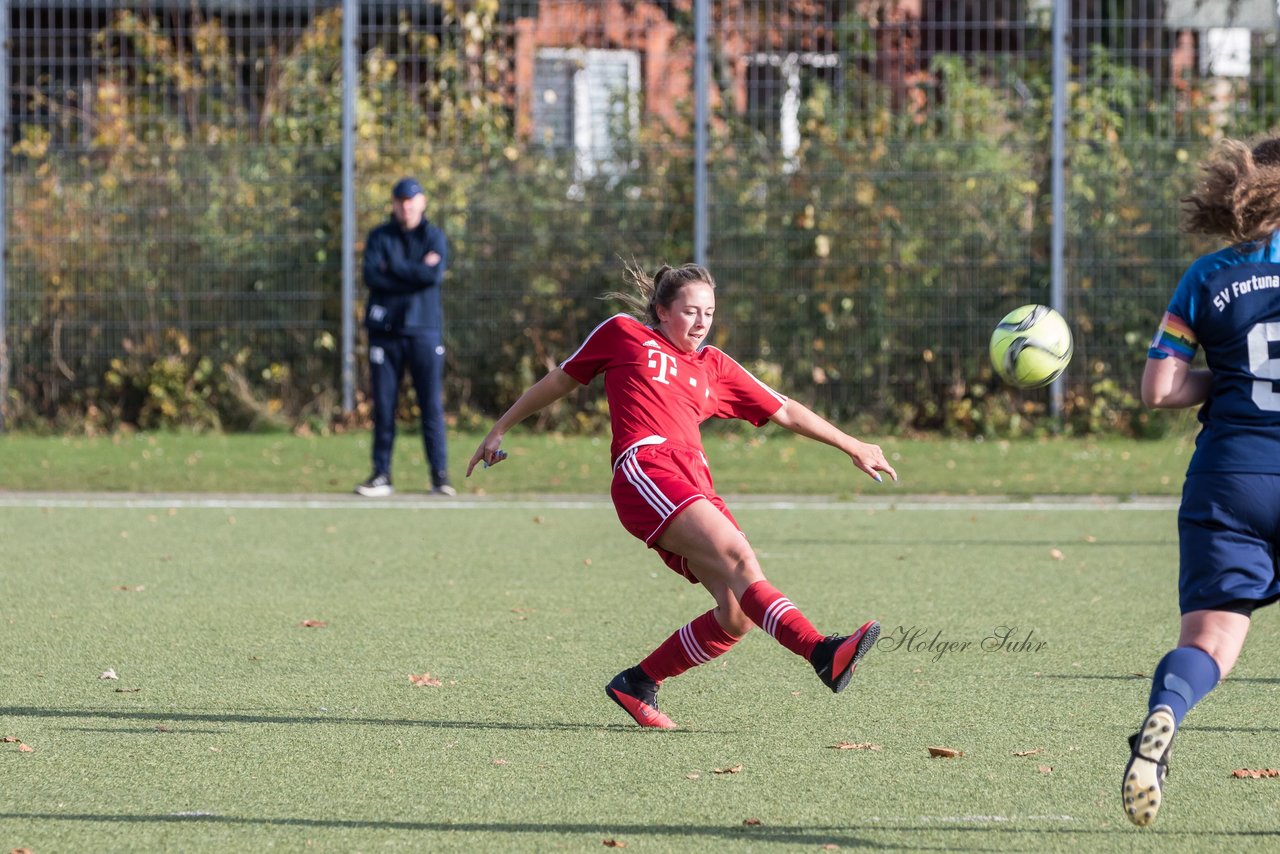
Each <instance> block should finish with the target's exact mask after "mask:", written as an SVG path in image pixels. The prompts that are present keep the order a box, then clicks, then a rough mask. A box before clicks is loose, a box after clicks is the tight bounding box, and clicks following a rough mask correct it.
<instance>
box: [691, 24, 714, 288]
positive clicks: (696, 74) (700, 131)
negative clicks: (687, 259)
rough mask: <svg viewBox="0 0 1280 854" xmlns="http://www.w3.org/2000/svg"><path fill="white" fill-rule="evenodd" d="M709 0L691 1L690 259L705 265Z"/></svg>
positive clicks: (709, 60)
mask: <svg viewBox="0 0 1280 854" xmlns="http://www.w3.org/2000/svg"><path fill="white" fill-rule="evenodd" d="M709 5H710V0H694V3H693V45H694V48H693V102H694V110H693V260H694V263H696V264H701V265H702V266H704V267H705V266H706V264H707V233H708V228H707V211H708V207H709V205H708V200H707V112H708V103H707V102H708V91H707V90H708V89H709V86H708V79H707V78H708V77H709V75H710V71H711V69H710V68H709V65H710V62H711V59H710V57H709V55H708V51H707V38H708V33H707V30H709V29H710V21H711V14H710V10H709Z"/></svg>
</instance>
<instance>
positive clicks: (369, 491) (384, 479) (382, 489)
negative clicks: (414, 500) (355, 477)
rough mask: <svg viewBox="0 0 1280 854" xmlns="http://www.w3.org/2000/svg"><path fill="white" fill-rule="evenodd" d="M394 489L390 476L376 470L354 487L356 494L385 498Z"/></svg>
mask: <svg viewBox="0 0 1280 854" xmlns="http://www.w3.org/2000/svg"><path fill="white" fill-rule="evenodd" d="M395 491H396V489H395V487H394V486H392V485H391V476H390V475H385V474H378V473H377V472H375V473H374V474H372V475H370V476H369V479H368V480H366V481H365V482H364V483H362V484H360V485H359V486H357V487H356V495H363V496H364V497H365V498H386V497H387V496H388V495H390V494H391V493H393V492H395Z"/></svg>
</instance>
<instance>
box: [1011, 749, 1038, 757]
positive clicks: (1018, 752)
mask: <svg viewBox="0 0 1280 854" xmlns="http://www.w3.org/2000/svg"><path fill="white" fill-rule="evenodd" d="M1037 753H1044V748H1043V747H1037V748H1036V749H1035V750H1015V751H1013V755H1014V756H1035V755H1036V754H1037Z"/></svg>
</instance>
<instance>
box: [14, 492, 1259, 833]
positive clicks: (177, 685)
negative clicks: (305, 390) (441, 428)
mask: <svg viewBox="0 0 1280 854" xmlns="http://www.w3.org/2000/svg"><path fill="white" fill-rule="evenodd" d="M515 468H516V467H513V470H514V469H515ZM904 468H905V467H904ZM487 474H494V472H489V473H487ZM90 503H91V502H85V504H86V506H84V507H77V506H74V502H71V501H68V502H66V503H65V506H21V504H22V502H20V501H12V502H10V503H9V504H8V505H5V506H0V536H2V537H3V542H4V554H5V570H4V572H3V573H0V736H9V737H12V738H15V739H19V740H20V742H8V743H3V744H0V781H2V783H0V850H4V851H9V850H12V849H15V848H27V849H30V850H31V851H34V852H36V853H37V854H48V852H80V851H95V852H99V851H130V852H134V851H261V850H267V849H272V850H285V851H491V850H498V851H550V850H566V851H598V850H602V849H603V848H604V847H605V846H606V844H607V843H609V842H613V843H621V844H625V845H626V847H627V848H628V849H630V850H636V851H693V850H717V849H727V850H742V851H764V850H769V851H773V850H778V851H782V850H787V851H815V850H823V849H827V848H829V846H838V847H839V849H840V850H848V849H859V848H877V849H878V848H883V849H889V850H913V851H914V850H931V851H936V850H970V851H1031V850H1037V851H1068V850H1073V851H1079V850H1088V851H1094V850H1135V851H1187V852H1201V851H1210V850H1237V849H1241V848H1255V847H1260V846H1263V845H1267V844H1269V843H1273V840H1274V837H1275V834H1276V832H1277V831H1276V827H1275V821H1274V816H1275V804H1276V802H1277V799H1278V798H1280V788H1278V787H1280V780H1278V779H1265V778H1264V779H1235V778H1233V777H1232V776H1231V771H1232V770H1233V769H1237V768H1269V767H1278V766H1280V757H1277V756H1276V753H1275V743H1276V739H1275V733H1276V728H1275V726H1274V725H1273V724H1272V723H1270V722H1269V721H1268V719H1267V717H1266V716H1262V717H1260V716H1259V714H1258V710H1259V709H1267V708H1270V707H1271V705H1272V703H1271V701H1272V699H1273V698H1274V697H1275V694H1276V691H1277V685H1278V684H1280V683H1278V682H1277V679H1276V674H1275V669H1274V668H1275V665H1274V662H1275V660H1276V658H1277V652H1280V649H1277V647H1278V645H1280V641H1278V640H1277V639H1276V636H1275V634H1274V633H1273V632H1271V631H1269V627H1270V624H1271V621H1272V620H1273V619H1274V618H1273V615H1272V614H1271V613H1270V612H1269V611H1264V612H1261V613H1260V614H1259V616H1258V619H1257V623H1258V626H1257V628H1256V630H1255V632H1254V636H1253V637H1252V638H1251V639H1250V642H1249V645H1248V646H1247V648H1246V650H1245V653H1244V655H1243V657H1242V658H1241V661H1240V664H1239V665H1238V667H1237V669H1236V671H1235V672H1234V673H1233V674H1232V676H1231V677H1230V679H1229V680H1228V681H1227V682H1226V683H1225V684H1224V685H1223V686H1222V687H1221V688H1219V689H1218V690H1217V691H1216V692H1215V693H1214V694H1213V695H1212V696H1211V697H1210V698H1209V699H1208V700H1207V701H1206V702H1205V703H1204V704H1203V705H1202V706H1201V707H1199V708H1198V709H1197V710H1196V711H1194V712H1193V713H1192V715H1191V716H1190V718H1189V719H1188V720H1187V722H1186V725H1185V726H1184V728H1183V731H1182V733H1181V734H1180V737H1179V743H1178V749H1177V751H1176V752H1175V756H1174V770H1173V774H1172V776H1171V778H1170V783H1169V788H1168V790H1167V801H1166V806H1165V808H1164V811H1163V812H1162V814H1161V816H1160V819H1159V821H1158V822H1157V824H1156V825H1155V826H1154V827H1153V828H1150V829H1148V830H1145V831H1142V830H1138V829H1135V828H1132V827H1130V826H1129V824H1128V823H1127V822H1126V821H1125V820H1124V818H1123V817H1122V815H1121V813H1120V808H1119V795H1118V789H1119V775H1120V771H1121V768H1122V767H1123V764H1124V761H1125V758H1126V752H1127V746H1126V745H1125V742H1124V739H1125V736H1127V735H1128V733H1129V732H1130V731H1132V729H1133V728H1134V727H1136V725H1137V723H1138V722H1139V720H1140V719H1141V716H1142V714H1143V712H1144V711H1145V703H1146V694H1147V689H1148V677H1147V676H1146V675H1143V674H1149V673H1150V671H1151V668H1153V667H1154V665H1155V663H1156V661H1157V660H1158V659H1159V657H1160V655H1161V654H1163V652H1164V651H1165V650H1166V649H1167V648H1168V647H1169V646H1170V645H1172V644H1173V642H1174V641H1175V638H1176V621H1177V613H1176V602H1175V593H1174V586H1175V575H1176V546H1175V545H1174V541H1175V523H1174V513H1173V511H1172V509H1170V508H1167V507H1166V508H1162V509H1135V508H1136V507H1138V506H1139V505H1135V504H1134V503H1129V504H1125V503H1119V504H1109V505H1106V506H1104V507H1101V508H1088V507H1087V505H1077V506H1074V507H1064V506H1053V505H1046V506H1043V507H1034V506H1030V505H1025V504H1012V505H1009V506H1008V507H1006V508H1004V509H999V508H997V507H996V506H995V505H994V504H991V503H986V504H975V505H973V506H972V507H954V506H952V505H945V504H913V503H904V504H902V505H901V506H894V507H893V509H887V508H888V505H884V506H881V507H880V508H879V509H877V508H872V507H866V506H857V505H840V504H838V503H837V504H822V505H815V506H813V507H801V508H798V509H778V508H776V507H773V506H770V505H767V504H764V503H751V502H744V503H742V504H741V505H740V506H737V507H736V508H735V509H736V511H737V516H738V518H739V520H740V521H741V523H742V524H743V527H744V528H745V529H746V531H747V533H748V534H749V535H750V537H751V540H752V542H753V544H754V545H755V547H756V549H757V550H758V552H759V554H760V556H761V560H762V563H763V565H764V567H765V569H766V572H767V573H768V575H769V577H770V579H771V580H772V581H773V582H774V583H775V584H776V585H777V586H778V587H779V588H781V589H782V590H783V591H784V592H786V593H787V595H788V596H789V597H790V598H791V599H792V600H793V601H794V602H795V603H796V604H797V605H799V607H801V608H802V609H803V610H804V611H805V612H806V613H807V614H808V615H809V616H810V617H811V618H812V619H813V621H814V622H815V624H816V625H817V626H818V628H819V629H820V630H823V631H836V630H845V631H847V630H849V629H850V628H852V627H855V626H857V625H859V624H860V623H861V622H862V621H863V620H864V619H866V618H867V617H869V616H876V617H878V618H879V619H880V620H881V621H882V622H883V624H884V628H885V635H886V638H887V640H886V641H882V642H881V644H880V646H879V647H878V648H877V649H876V650H874V651H873V652H872V653H871V654H870V655H868V657H867V659H866V660H865V662H864V664H863V665H862V666H861V667H860V668H859V671H858V673H857V675H856V676H855V677H854V679H853V682H852V683H851V685H850V688H849V690H848V691H846V692H845V693H844V694H842V695H840V696H832V695H831V694H830V693H829V692H828V691H827V690H826V689H825V688H823V687H822V686H821V685H820V683H819V682H818V680H817V679H816V677H815V676H814V674H813V673H812V670H811V668H810V667H809V666H808V665H807V664H806V663H805V662H803V661H800V660H798V659H796V658H795V657H794V656H792V655H791V654H790V653H788V652H786V651H785V650H783V649H782V648H780V647H779V646H777V645H776V644H775V643H774V642H773V641H772V640H771V639H770V638H768V637H767V636H765V635H763V634H762V633H758V632H757V633H753V634H752V635H750V636H748V637H747V638H746V639H745V640H744V641H743V642H742V643H741V644H740V645H739V646H738V647H737V648H735V649H734V650H732V651H731V652H730V653H729V654H728V655H726V656H724V657H723V658H721V659H717V660H716V661H714V662H712V663H710V664H708V665H705V666H703V667H700V668H696V669H695V670H693V671H691V672H689V673H687V674H685V675H683V676H681V677H678V678H676V679H672V680H670V681H669V682H668V683H667V684H666V685H664V687H663V689H662V694H661V701H662V704H663V709H664V710H665V711H666V712H667V713H668V714H670V715H671V716H672V717H673V718H674V719H675V720H676V721H677V722H678V723H679V724H680V725H681V729H679V730H677V731H674V732H655V731H642V730H639V729H637V728H636V727H635V726H634V725H632V724H631V723H630V721H629V719H628V718H626V717H625V715H624V714H623V713H622V712H621V710H619V709H618V708H616V707H615V706H614V705H613V704H612V703H610V702H609V701H608V700H607V699H606V698H605V696H604V694H603V690H602V688H603V685H604V683H605V682H606V681H607V680H608V679H609V678H610V677H611V676H613V674H614V673H616V672H617V671H618V670H620V669H622V668H623V667H625V666H628V665H630V664H633V663H635V662H636V661H637V660H638V659H639V658H640V657H642V656H643V655H645V654H646V653H647V652H648V651H649V650H650V649H652V647H653V646H655V645H656V644H657V643H658V642H660V641H662V640H663V639H664V638H665V637H666V636H667V634H668V633H669V632H671V631H673V630H675V629H677V628H678V627H679V626H681V625H683V624H684V623H685V622H687V621H688V620H689V619H691V618H693V617H695V616H697V615H698V614H699V613H701V612H703V611H704V610H706V609H707V608H708V607H709V606H710V604H711V602H710V599H709V598H708V597H707V596H706V594H705V593H704V592H702V590H701V588H698V587H694V586H692V585H689V584H687V583H686V582H685V581H683V580H682V579H680V578H677V577H676V576H675V575H673V574H672V573H671V572H670V571H669V570H667V569H666V568H665V567H664V566H662V565H661V563H659V562H658V561H657V559H656V558H655V557H654V556H653V555H652V554H649V553H647V552H646V550H645V549H644V548H643V546H642V545H641V544H640V543H638V542H636V541H634V540H632V539H630V538H629V537H628V536H627V535H626V534H625V533H623V532H622V531H621V529H620V527H619V526H618V524H617V521H616V519H615V518H614V515H613V512H612V510H611V508H609V507H608V506H607V505H605V504H604V503H602V502H595V503H593V502H581V503H576V504H575V503H571V502H547V501H529V502H514V501H506V502H498V501H490V502H483V501H482V502H470V503H467V502H446V503H441V504H439V505H435V506H432V505H430V504H428V503H427V502H425V501H424V502H418V503H417V504H407V503H405V504H397V503H395V502H391V503H386V504H373V503H369V502H363V503H361V502H358V501H357V500H356V499H351V501H349V502H338V503H335V504H333V505H330V506H321V507H304V506H298V507H277V508H271V507H265V506H260V505H254V504H253V503H252V502H239V503H237V502H236V501H230V502H225V503H224V505H223V506H214V507H206V508H197V507H194V506H190V505H188V504H184V503H181V502H179V501H177V500H174V501H172V502H170V503H169V504H168V505H166V503H165V502H164V501H160V502H156V503H155V506H150V507H124V506H111V502H102V504H103V505H104V506H87V505H89V504H90ZM947 507H951V508H952V509H943V508H947ZM306 621H320V622H323V624H324V625H323V626H311V627H308V626H305V625H303V624H304V622H306ZM1001 627H1008V628H1009V629H1011V631H1010V632H1008V636H1009V638H1010V639H1011V640H1012V641H1024V640H1026V639H1027V636H1028V635H1029V636H1030V644H1028V646H1027V648H1024V649H1016V650H1015V649H1009V648H1008V644H1003V645H1002V644H999V643H998V642H997V641H992V640H987V639H988V638H993V637H998V636H1000V635H1001V634H1002V633H1004V632H1005V629H1002V628H1001ZM908 638H909V639H908ZM895 639H896V640H895ZM984 641H986V646H987V649H985V650H984V649H983V644H984ZM963 644H968V646H962V645H963ZM1037 644H1043V645H1042V646H1036V645H1037ZM944 645H947V646H944ZM993 645H994V646H1003V647H1004V648H1001V649H998V650H994V651H993V650H992V649H990V648H991V647H992V646H993ZM109 668H110V669H112V670H114V671H115V673H116V674H117V676H118V679H115V680H103V679H100V678H99V676H100V674H101V673H103V672H104V671H106V670H107V669H109ZM424 673H430V674H431V677H432V678H433V679H438V680H439V681H440V684H439V685H438V686H424V687H417V686H415V685H414V684H413V683H412V682H411V681H410V678H409V676H410V675H411V674H413V675H415V676H421V675H422V674H424ZM841 743H849V744H862V745H874V748H870V747H868V748H864V749H838V748H836V747H834V746H835V745H839V744H841ZM22 745H26V746H29V747H30V748H31V749H32V750H31V751H30V752H23V751H21V750H20V747H21V746H22ZM931 746H935V747H936V746H941V747H949V748H953V749H956V750H959V751H963V754H964V755H963V756H960V757H957V758H953V759H935V758H930V756H929V753H928V750H927V748H928V747H931ZM1019 754H1023V755H1019ZM718 771H719V772H732V773H718ZM757 821H758V824H757V823H755V822H757Z"/></svg>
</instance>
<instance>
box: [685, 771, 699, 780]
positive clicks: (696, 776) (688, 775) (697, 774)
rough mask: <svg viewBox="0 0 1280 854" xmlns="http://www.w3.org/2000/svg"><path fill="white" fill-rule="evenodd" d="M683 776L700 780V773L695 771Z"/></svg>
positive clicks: (687, 778)
mask: <svg viewBox="0 0 1280 854" xmlns="http://www.w3.org/2000/svg"><path fill="white" fill-rule="evenodd" d="M684 778H685V779H686V780H700V779H702V775H701V774H699V773H698V772H697V771H694V772H693V773H692V774H685V775H684Z"/></svg>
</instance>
